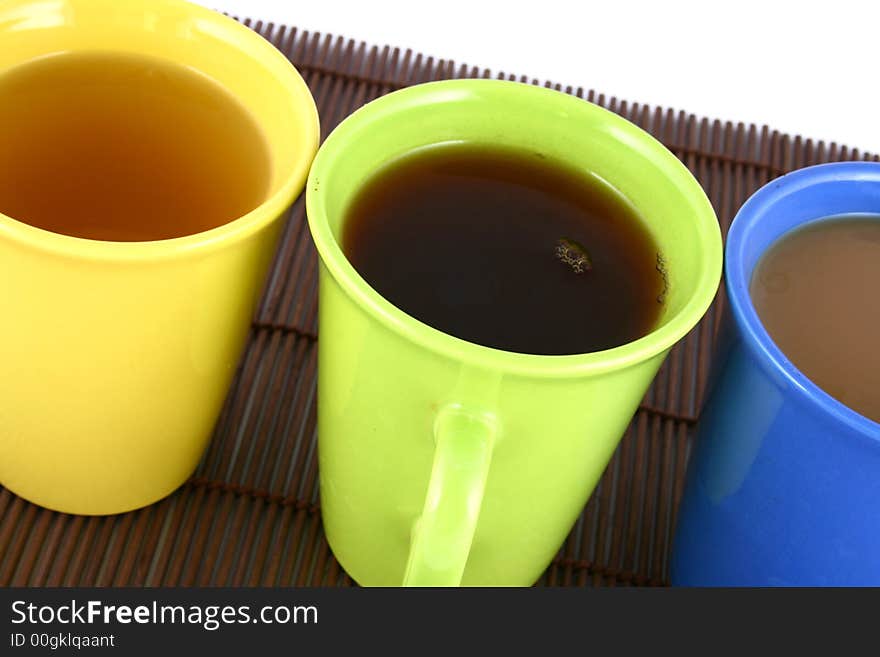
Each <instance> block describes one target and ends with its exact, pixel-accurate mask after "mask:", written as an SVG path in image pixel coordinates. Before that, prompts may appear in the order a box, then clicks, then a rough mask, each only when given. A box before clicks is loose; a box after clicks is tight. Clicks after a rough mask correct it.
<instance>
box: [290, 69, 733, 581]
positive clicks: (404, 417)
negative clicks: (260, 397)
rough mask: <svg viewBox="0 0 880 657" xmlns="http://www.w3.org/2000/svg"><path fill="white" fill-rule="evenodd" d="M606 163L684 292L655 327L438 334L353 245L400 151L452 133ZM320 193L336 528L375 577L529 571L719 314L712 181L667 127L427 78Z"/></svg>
mask: <svg viewBox="0 0 880 657" xmlns="http://www.w3.org/2000/svg"><path fill="white" fill-rule="evenodd" d="M453 141H455V142H472V143H484V144H491V145H499V146H505V147H513V148H518V149H522V150H526V151H530V152H537V153H541V154H543V155H545V156H546V157H548V158H550V159H551V160H554V159H555V160H557V161H562V162H566V163H568V164H570V165H573V166H575V167H578V168H580V169H582V170H585V171H590V172H593V173H595V174H597V175H598V176H600V177H601V178H603V179H604V180H606V181H608V182H609V183H611V184H612V185H613V186H614V187H615V188H617V189H618V190H619V191H620V192H621V193H622V194H623V195H624V196H625V197H626V198H627V199H629V201H630V202H631V203H632V204H633V205H634V207H635V208H636V209H637V210H638V211H639V213H640V215H641V216H642V217H643V218H644V220H645V222H646V226H647V228H648V230H649V231H650V233H651V234H652V235H653V237H654V239H655V241H656V243H657V245H658V247H659V251H660V255H661V257H662V258H663V260H664V261H665V263H666V267H667V274H668V290H667V293H666V298H665V301H664V308H663V310H662V313H661V317H660V319H659V321H658V324H657V327H656V328H655V329H654V331H653V332H652V333H650V334H649V335H647V336H645V337H643V338H641V339H638V340H635V341H633V342H630V343H628V344H625V345H621V346H619V347H615V348H613V349H608V350H606V351H601V352H595V353H588V354H580V355H572V356H536V355H526V354H518V353H510V352H505V351H500V350H497V349H491V348H488V347H483V346H479V345H476V344H473V343H469V342H466V341H464V340H461V339H458V338H455V337H453V336H451V335H447V334H444V333H442V332H440V331H438V330H436V329H433V328H431V327H429V326H427V325H425V324H423V323H421V322H419V321H417V320H416V319H414V318H412V317H410V316H409V315H407V314H406V313H405V312H403V311H402V310H400V309H399V308H396V307H395V306H393V305H392V304H391V303H390V302H389V301H387V300H386V299H384V298H382V297H381V296H380V295H379V294H378V293H377V292H376V291H375V290H373V289H372V288H371V287H370V286H369V285H368V284H367V283H366V282H365V281H364V279H363V278H361V276H360V275H359V274H358V273H357V271H355V269H354V268H353V267H352V265H351V264H350V263H349V262H348V260H347V259H346V257H345V255H344V254H343V252H342V250H341V249H340V246H339V239H340V234H341V233H342V224H343V221H344V219H345V217H346V214H347V213H346V209H347V207H348V206H349V204H350V203H351V202H352V200H353V197H354V196H355V194H356V193H357V191H358V189H359V188H360V187H361V186H362V185H363V184H364V183H365V182H366V181H367V180H368V179H369V178H370V177H371V176H372V174H373V173H374V172H375V171H376V170H377V169H379V168H380V167H382V166H383V165H384V164H386V163H387V162H389V161H391V160H393V159H395V158H398V157H400V156H402V155H404V154H406V153H408V152H411V151H413V150H415V149H419V148H423V147H425V146H430V145H432V144H439V143H447V142H453ZM306 189H307V192H306V206H307V210H308V218H309V226H310V229H311V232H312V236H313V238H314V241H315V244H316V246H317V249H318V253H319V256H320V278H319V281H320V293H319V301H320V305H319V321H320V330H321V338H320V341H319V357H318V367H319V377H318V456H319V469H320V485H321V504H322V512H323V520H324V527H325V530H326V533H327V540H328V541H329V543H330V547H331V548H332V549H333V552H334V554H335V555H336V557H337V559H338V560H339V562H340V563H341V564H342V566H343V567H344V568H345V569H346V570H347V571H348V573H349V574H350V575H351V577H352V578H354V580H355V581H356V582H358V583H359V584H362V585H368V586H372V585H379V586H389V585H400V584H401V583H403V584H404V585H411V586H456V585H477V586H481V585H493V586H497V585H513V586H523V585H529V584H532V583H533V582H534V581H535V580H536V579H537V578H538V577H539V576H540V574H541V572H542V571H543V570H544V569H545V568H546V567H547V564H548V563H549V562H550V561H551V559H552V558H553V555H554V554H555V552H556V551H557V550H558V548H559V545H560V544H561V543H562V542H563V541H564V540H565V536H566V534H567V533H568V532H569V531H570V529H571V526H572V525H573V523H574V522H575V520H576V519H577V516H578V514H579V513H580V512H581V510H582V509H583V506H584V504H585V503H586V501H587V498H588V497H589V495H590V493H591V492H592V491H593V488H594V487H595V485H596V483H597V481H598V479H599V477H600V476H601V474H602V471H603V470H604V468H605V466H606V465H607V463H608V461H609V459H610V458H611V455H612V453H613V452H614V449H615V448H616V446H617V444H618V442H619V441H620V438H621V436H622V435H623V433H624V431H625V430H626V427H627V424H628V423H629V422H630V420H631V418H632V416H633V414H634V413H635V411H636V409H637V407H638V404H639V402H640V401H641V399H642V397H643V396H644V394H645V391H646V390H647V388H648V386H649V385H650V383H651V380H652V379H653V377H654V376H655V374H656V373H657V370H658V369H659V367H660V365H661V363H662V362H663V359H664V358H665V357H666V354H667V353H668V351H669V349H670V348H671V347H672V346H673V345H674V344H675V343H676V342H677V341H678V340H680V339H681V338H682V337H683V336H684V335H685V334H686V333H687V332H688V331H689V330H690V329H691V328H692V327H693V326H694V325H695V324H696V323H697V322H698V321H699V320H700V318H701V317H702V316H703V314H704V313H705V311H706V309H707V308H708V307H709V304H710V303H711V301H712V299H713V297H714V295H715V292H716V291H717V288H718V283H719V278H720V275H721V235H720V231H719V227H718V222H717V220H716V218H715V214H714V212H713V210H712V207H711V205H710V203H709V201H708V199H707V198H706V195H705V194H704V192H703V190H702V188H701V187H700V185H699V184H698V183H697V181H696V180H695V179H694V178H693V176H691V174H690V172H689V171H688V170H687V168H685V167H684V165H682V164H681V162H679V161H678V160H677V159H676V158H675V156H674V155H672V153H670V152H669V151H668V150H666V148H664V147H663V146H662V145H661V144H660V143H659V142H657V141H656V140H655V139H654V138H653V137H651V136H650V135H648V134H647V133H645V132H644V131H642V130H641V129H639V128H637V127H636V126H634V125H633V124H631V123H629V122H627V121H625V120H624V119H622V118H620V117H618V116H616V115H614V114H612V113H611V112H608V111H606V110H604V109H601V108H600V107H597V106H595V105H592V104H590V103H587V102H585V101H583V100H580V99H577V98H574V97H572V96H569V95H566V94H562V93H559V92H556V91H553V90H550V89H545V88H540V87H534V86H529V85H524V84H519V83H515V82H504V81H498V80H453V81H445V82H434V83H429V84H423V85H418V86H414V87H410V88H407V89H403V90H401V91H397V92H395V93H392V94H389V95H387V96H384V97H382V98H380V99H378V100H375V101H373V102H371V103H369V104H367V105H366V106H364V107H362V108H361V109H359V110H358V111H357V112H355V113H354V114H352V115H351V116H350V117H349V118H348V119H346V120H345V121H343V122H342V123H341V124H340V125H339V127H338V128H336V130H334V132H333V133H332V134H331V135H330V136H329V138H328V139H327V141H326V142H325V143H324V145H323V146H322V147H321V149H320V150H319V152H318V155H317V157H316V158H315V160H314V163H313V166H312V169H311V174H310V177H309V181H308V185H307V188H306Z"/></svg>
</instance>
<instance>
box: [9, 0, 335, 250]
mask: <svg viewBox="0 0 880 657" xmlns="http://www.w3.org/2000/svg"><path fill="white" fill-rule="evenodd" d="M160 2H162V3H163V4H166V5H177V6H180V5H183V4H185V5H187V12H188V13H189V14H190V15H191V16H192V17H193V18H195V19H198V20H199V21H209V22H212V23H214V24H215V25H217V27H218V28H220V29H222V30H223V31H224V34H226V35H227V36H228V37H230V38H231V40H232V42H233V43H235V44H244V47H246V48H247V49H248V50H250V51H251V52H255V53H257V54H258V55H259V61H260V64H261V65H262V66H264V67H266V68H267V69H268V70H269V71H270V72H271V73H272V75H273V77H275V78H276V79H277V80H278V82H279V86H280V87H281V88H283V89H284V90H285V91H286V93H287V94H288V95H289V97H290V100H291V102H292V105H293V106H294V107H295V108H296V113H295V115H296V116H300V117H302V121H303V125H302V129H303V133H304V137H305V139H304V140H303V144H302V145H301V150H300V154H299V156H298V158H297V159H296V161H295V162H294V165H293V167H292V168H291V170H290V171H289V172H288V173H287V174H286V175H285V176H284V178H283V182H282V184H281V185H279V186H278V189H276V190H275V192H273V193H272V194H270V195H269V196H268V197H267V198H266V199H265V200H264V201H263V202H262V203H261V204H260V205H258V206H257V207H256V208H254V209H253V210H251V211H250V212H248V213H246V214H244V215H242V216H240V217H237V218H235V219H232V220H231V221H228V222H226V223H225V224H222V225H220V226H217V227H216V228H212V229H210V230H206V231H202V232H200V233H194V234H192V235H185V236H182V237H174V238H170V239H164V240H153V241H143V242H112V241H104V240H92V239H87V238H83V237H75V236H71V235H63V234H61V233H55V232H52V231H49V230H45V229H42V228H37V227H36V226H31V225H30V224H28V223H26V222H24V221H21V220H18V219H15V218H13V217H10V216H8V215H5V214H3V213H2V212H0V237H4V238H10V239H13V240H15V241H17V242H19V243H23V244H26V245H28V246H31V247H34V248H36V249H39V250H43V251H48V252H51V253H55V254H60V255H67V256H73V257H76V258H79V259H91V260H101V261H107V260H110V261H142V260H159V259H166V258H173V257H178V256H181V255H184V254H188V253H191V252H192V251H194V250H197V249H199V250H206V249H211V248H219V247H220V246H221V245H227V244H231V243H233V242H236V241H238V240H240V239H245V238H246V237H248V236H250V235H252V234H254V233H256V232H258V231H259V230H261V229H262V228H263V227H265V226H266V225H267V224H269V223H271V222H272V221H274V219H275V218H276V217H277V216H278V215H279V214H280V213H281V212H283V211H284V209H285V208H286V207H287V206H288V205H289V204H290V203H291V202H292V201H293V200H294V198H295V197H296V195H297V190H300V189H302V188H303V185H304V184H305V181H306V176H307V175H308V172H309V166H310V164H311V161H312V158H313V156H314V154H315V152H316V151H317V150H318V143H319V139H320V124H319V118H318V109H317V107H316V106H315V101H314V98H313V97H312V94H311V92H310V91H309V88H308V85H307V84H306V82H305V80H304V79H303V77H302V75H300V73H299V71H297V70H296V68H295V67H294V66H293V64H292V63H291V62H290V61H289V60H288V59H287V57H285V56H284V55H283V54H282V53H281V51H279V50H278V49H277V48H275V46H273V45H272V44H271V43H269V42H268V41H267V40H266V39H264V38H263V37H262V36H260V35H259V34H257V33H256V32H254V31H253V30H251V29H250V28H248V27H246V26H244V25H242V24H241V23H239V22H238V21H236V20H233V19H232V18H229V17H227V16H224V15H223V14H220V13H218V12H216V11H214V10H212V9H207V8H205V7H201V6H199V5H194V4H191V3H183V2H179V0H160ZM156 4H159V2H157V3H156Z"/></svg>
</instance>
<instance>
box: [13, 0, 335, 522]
mask: <svg viewBox="0 0 880 657" xmlns="http://www.w3.org/2000/svg"><path fill="white" fill-rule="evenodd" d="M0 38H2V41H3V48H2V49H0V106H2V107H3V108H4V109H3V110H2V111H0V113H2V112H6V114H3V119H2V121H3V122H4V126H5V127H4V128H3V129H2V130H5V131H6V132H5V133H4V134H3V135H2V136H0V138H2V139H3V140H4V141H3V143H4V154H3V155H2V156H0V171H2V172H3V173H2V176H3V177H4V179H5V180H6V183H8V184H4V183H0V307H2V308H3V322H2V324H0V484H2V485H3V486H5V487H7V488H8V489H10V490H11V491H13V492H15V493H17V494H18V495H20V496H22V497H24V498H25V499H28V500H30V501H32V502H34V503H37V504H40V505H43V506H45V507H48V508H51V509H55V510H59V511H65V512H70V513H83V514H109V513H118V512H123V511H127V510H130V509H134V508H137V507H141V506H144V505H146V504H149V503H151V502H154V501H156V500H158V499H160V498H161V497H163V496H165V495H167V494H168V493H170V492H171V491H173V490H174V489H175V488H176V487H178V486H179V485H180V484H181V483H183V482H184V481H185V480H186V478H187V477H188V476H189V475H190V474H191V473H192V471H193V470H194V468H195V467H196V465H197V463H198V461H199V458H200V457H201V455H202V453H203V451H204V449H205V446H206V444H207V442H208V440H209V438H210V435H211V432H212V429H213V426H214V423H215V422H216V419H217V416H218V414H219V411H220V408H221V406H222V404H223V401H224V398H225V396H226V393H227V389H228V387H229V384H230V381H231V379H232V376H233V374H234V371H235V366H236V364H237V362H238V359H239V356H240V353H241V350H242V347H243V345H244V341H245V338H246V335H247V332H248V328H249V324H250V320H251V317H252V313H253V310H254V307H255V304H256V302H257V300H258V298H259V294H260V291H261V288H262V286H263V283H264V280H265V277H266V273H267V271H268V268H269V265H270V262H271V259H272V256H273V254H274V251H275V247H276V244H277V240H278V238H279V235H280V231H281V228H282V223H283V219H284V217H285V216H286V210H287V208H288V207H289V205H290V203H291V202H292V201H293V199H294V198H295V197H296V196H297V195H298V194H299V193H300V191H301V190H302V187H303V184H304V181H305V178H306V174H307V171H308V167H309V164H310V162H311V160H312V157H313V155H314V153H315V151H316V149H317V144H318V135H319V131H318V116H317V111H316V108H315V104H314V101H313V99H312V97H311V95H310V93H309V90H308V88H307V86H306V84H305V83H304V81H303V80H302V78H301V77H300V75H299V74H298V73H297V72H296V70H295V69H294V68H293V67H292V66H291V64H290V63H289V62H288V61H287V59H286V58H285V57H284V56H283V55H282V54H281V53H280V52H278V51H277V50H276V49H275V48H274V47H272V46H271V44H269V43H268V42H266V41H265V40H264V39H263V38H262V37H260V36H258V35H257V34H256V33H254V32H252V31H251V30H249V29H247V28H246V27H244V26H242V25H240V24H238V23H236V22H235V21H233V20H231V19H229V18H226V17H224V16H222V15H220V14H218V13H216V12H213V11H210V10H208V9H204V8H201V7H197V6H195V5H191V4H188V3H184V2H180V1H179V0H57V1H53V2H44V1H37V0H12V1H10V2H4V3H2V4H0ZM47 80H55V81H58V83H57V84H45V83H43V84H40V82H41V81H43V82H45V81H47ZM64 80H66V81H67V82H66V83H64V84H62V82H63V81H64ZM65 85H66V86H65ZM114 85H115V86H114ZM114 89H118V93H114V92H113V90H114ZM62 92H63V93H62ZM53 94H54V95H53ZM99 101H100V102H99ZM28 102H29V103H30V105H28V104H27V103H28ZM62 103H63V105H62ZM16 108H18V109H17V110H16ZM59 108H60V109H59ZM15 111H18V114H15ZM90 112H92V113H93V114H91V115H90V114H89V113H90ZM53 113H54V114H53ZM53 116H57V117H58V118H57V119H53V120H51V121H50V120H48V118H49V117H53ZM83 116H85V117H86V118H85V119H84V118H83ZM90 116H93V117H98V118H91V119H89V117H90ZM230 117H232V118H230ZM43 119H45V120H43ZM41 121H42V123H41ZM241 126H245V127H247V126H249V127H248V128H247V130H245V129H244V128H241V129H238V128H239V127H241ZM212 130H213V132H212ZM248 130H250V132H248ZM218 135H219V139H218ZM246 135H249V136H250V137H252V138H250V137H249V138H247V139H245V138H244V136H246ZM18 142H21V144H20V147H16V143H18ZM35 154H39V157H38V156H37V155H35ZM238 154H244V155H242V157H244V158H245V159H244V160H241V161H246V162H249V163H253V165H252V166H251V165H249V166H246V167H239V168H238V169H236V168H235V167H236V166H237V165H238V164H239V160H237V159H236V156H237V155H238ZM3 158H6V159H3ZM10 181H12V182H10ZM6 208H13V209H14V210H15V213H12V212H8V211H7V210H6ZM224 213H225V214H224Z"/></svg>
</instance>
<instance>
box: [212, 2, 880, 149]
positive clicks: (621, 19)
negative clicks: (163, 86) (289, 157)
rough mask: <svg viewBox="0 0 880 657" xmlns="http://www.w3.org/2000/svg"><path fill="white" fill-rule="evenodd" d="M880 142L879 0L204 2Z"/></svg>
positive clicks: (698, 109)
mask: <svg viewBox="0 0 880 657" xmlns="http://www.w3.org/2000/svg"><path fill="white" fill-rule="evenodd" d="M197 1H198V2H199V3H200V4H203V5H205V6H208V7H213V8H215V9H222V10H225V11H229V12H230V13H234V14H237V15H239V16H241V17H244V16H251V17H252V18H263V19H267V20H273V21H275V22H276V23H279V22H284V23H287V24H289V25H296V26H297V27H299V28H302V29H308V30H317V31H320V32H329V33H332V34H334V35H337V36H344V37H350V38H354V39H357V40H364V41H366V42H367V43H368V44H370V45H379V46H383V45H386V44H387V45H391V46H399V47H401V48H412V49H413V50H414V51H417V52H422V53H424V54H426V55H434V56H436V57H442V58H445V59H449V58H451V59H454V60H455V62H456V63H457V64H461V63H463V62H464V63H467V64H469V65H477V66H480V67H487V68H490V69H492V71H493V72H497V71H499V70H504V71H505V72H511V73H516V74H518V75H520V74H525V75H528V76H529V77H535V78H538V79H541V80H545V79H550V80H552V81H553V82H559V83H562V84H563V85H569V84H570V85H573V86H582V87H584V88H585V89H595V90H596V91H601V92H603V93H606V94H608V95H614V96H617V97H618V98H621V99H627V100H630V101H639V102H645V103H649V104H652V105H661V106H663V107H673V108H675V109H683V110H686V111H688V112H692V113H694V114H697V115H698V116H705V117H708V118H712V119H714V118H718V119H721V120H732V121H744V122H747V123H757V124H759V125H762V124H767V125H769V126H770V127H771V128H776V129H779V130H781V131H783V132H788V133H791V134H801V135H803V136H805V137H812V138H815V139H824V140H826V141H837V142H838V143H841V144H846V145H849V146H853V147H857V148H860V149H862V150H869V151H871V152H873V153H878V152H880V1H878V0H873V1H864V0H862V1H856V0H831V1H829V0H822V1H821V2H816V1H813V0H804V1H803V2H789V1H787V0H785V1H780V0H763V1H762V2H758V1H755V0H733V1H730V0H723V1H722V0H703V1H702V2H700V1H698V0H656V1H654V2H649V1H647V0H616V1H615V0H602V1H601V2H599V1H594V0H584V1H581V2H577V1H563V0H530V1H528V2H519V1H516V0H511V1H509V2H500V1H491V2H488V1H481V0H443V1H435V2H423V1H418V0H410V1H409V2H404V1H401V0H363V1H357V0H197Z"/></svg>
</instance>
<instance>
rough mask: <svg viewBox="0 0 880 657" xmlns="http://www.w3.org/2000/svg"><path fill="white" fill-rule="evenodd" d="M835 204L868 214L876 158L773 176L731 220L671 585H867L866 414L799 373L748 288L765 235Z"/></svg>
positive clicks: (874, 196) (878, 193) (873, 471)
mask: <svg viewBox="0 0 880 657" xmlns="http://www.w3.org/2000/svg"><path fill="white" fill-rule="evenodd" d="M848 213H858V214H866V213H867V214H877V215H880V163H874V162H845V163H835V164H822V165H819V166H814V167H809V168H806V169H801V170H799V171H795V172H794V173H791V174H788V175H786V176H783V177H782V178H778V179H776V180H774V181H772V182H770V183H769V184H767V185H766V186H764V187H763V188H761V189H760V190H758V191H757V192H756V193H755V194H754V195H753V196H752V197H751V198H750V199H749V200H748V201H747V202H746V203H745V205H743V207H742V208H741V209H740V211H739V213H737V215H736V218H735V219H734V221H733V224H732V225H731V228H730V232H729V234H728V237H727V246H726V258H725V260H726V261H725V279H726V280H725V285H726V287H727V295H728V300H729V304H728V308H727V309H726V312H725V317H724V320H723V322H722V325H721V332H720V334H719V336H718V341H717V347H716V351H715V357H714V364H713V367H714V368H715V370H714V371H713V373H712V375H711V377H710V383H709V388H708V390H707V398H706V405H705V407H704V408H703V412H702V414H701V417H700V423H699V427H698V431H697V438H696V443H695V445H694V450H693V452H692V455H691V460H690V463H689V465H688V474H687V482H686V485H685V491H684V495H683V497H682V501H681V506H680V507H679V512H678V522H677V526H676V533H675V538H674V544H673V552H672V563H671V568H670V576H671V581H672V584H673V585H679V586H854V585H873V586H876V585H880V424H878V423H876V422H873V421H871V420H869V419H868V418H866V417H864V416H862V415H860V414H858V413H856V412H855V411H853V410H851V409H849V408H847V407H846V406H844V405H843V404H841V403H840V402H838V401H836V400H835V399H834V398H832V397H831V396H830V395H828V394H827V393H825V392H824V391H823V390H821V389H820V388H819V387H818V386H816V385H815V384H814V383H813V382H812V381H810V380H809V379H807V378H806V377H805V376H804V375H803V374H802V373H801V372H799V371H798V370H797V369H796V368H795V367H794V366H793V365H792V364H791V363H790V362H789V361H788V360H787V359H786V357H785V355H784V354H783V353H782V351H780V349H779V348H778V347H777V346H776V345H775V344H774V343H773V341H772V340H771V339H770V336H769V335H768V333H767V331H766V330H765V329H764V327H763V326H762V324H761V322H760V320H759V319H758V315H757V313H756V312H755V308H754V306H753V305H752V301H751V298H750V296H749V281H750V279H751V275H752V271H753V270H754V268H755V265H756V264H757V263H758V261H759V260H760V258H761V256H762V255H763V254H764V252H765V251H766V250H767V248H768V247H770V246H771V245H772V244H773V243H774V242H775V241H776V240H777V239H778V238H780V237H781V236H782V235H783V234H784V233H786V232H788V231H790V230H792V229H793V228H796V227H798V226H802V225H803V224H806V223H808V222H811V221H816V220H821V219H822V218H823V217H828V216H830V215H841V214H848ZM866 284H870V282H866ZM878 287H880V286H878ZM877 293H878V294H880V289H878V291H877ZM807 320H808V318H805V321H807ZM878 343H880V327H878ZM878 348H880V344H878Z"/></svg>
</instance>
